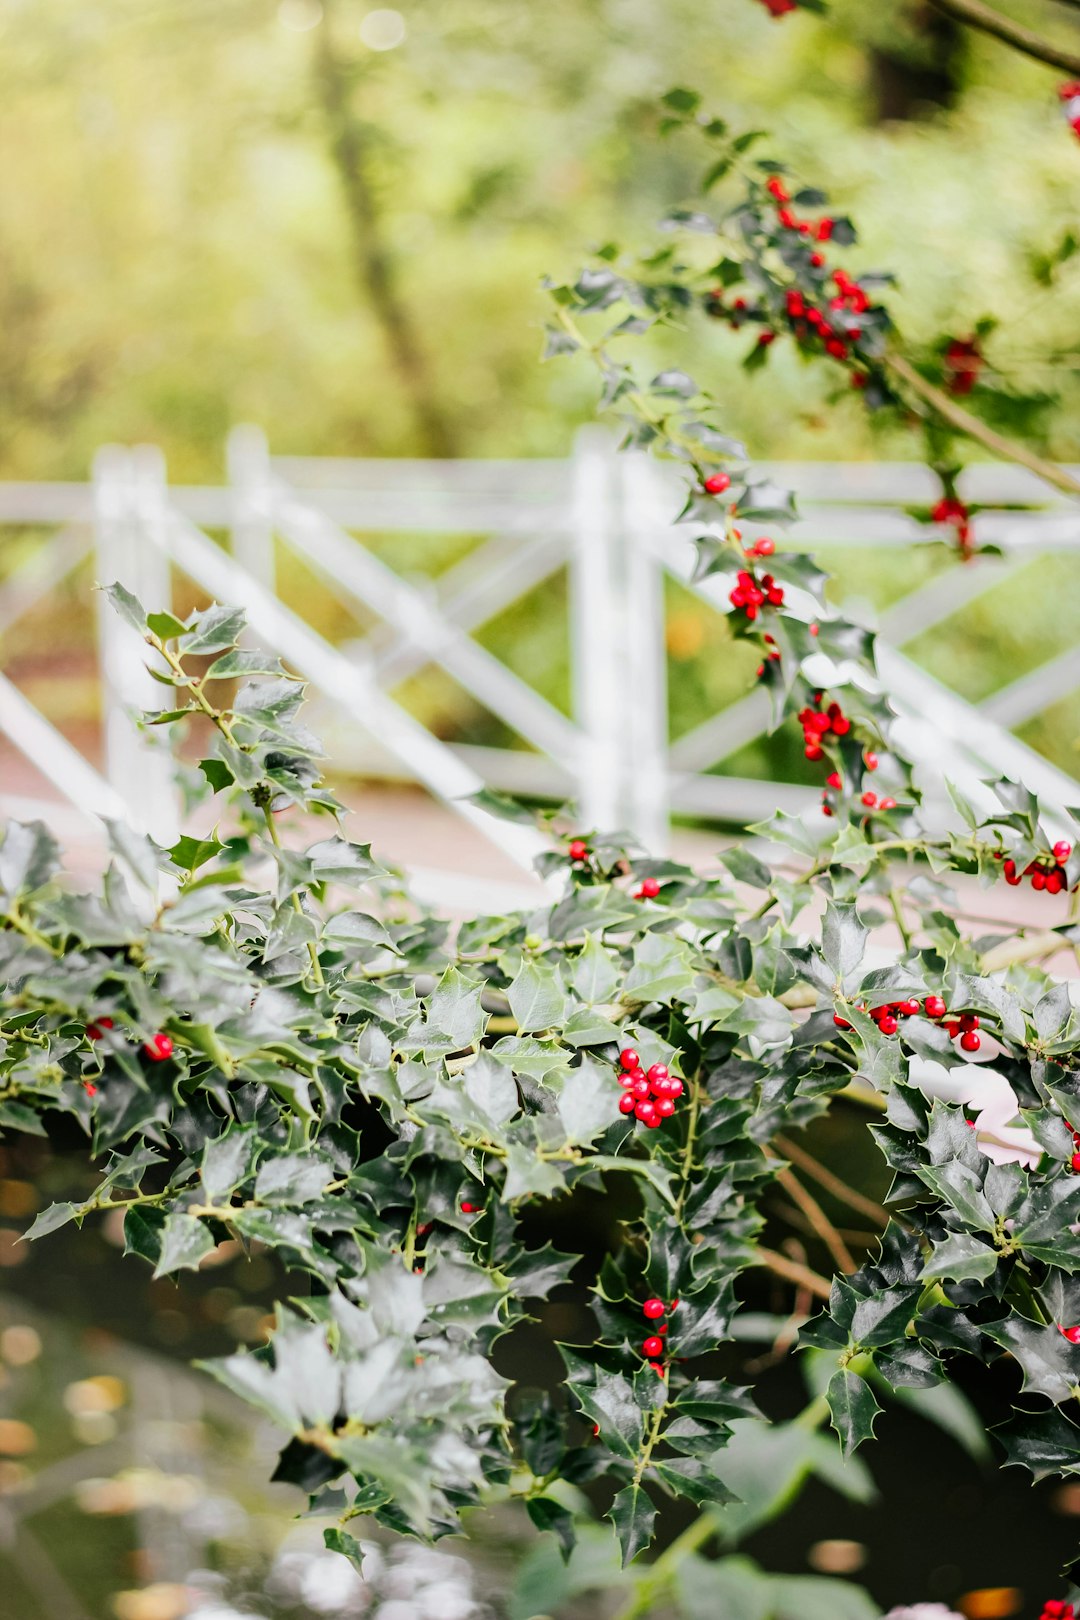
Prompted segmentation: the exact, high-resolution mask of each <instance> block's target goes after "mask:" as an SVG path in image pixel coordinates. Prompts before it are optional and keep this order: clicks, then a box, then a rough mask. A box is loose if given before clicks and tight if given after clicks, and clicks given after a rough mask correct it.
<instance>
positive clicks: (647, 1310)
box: [641, 1299, 664, 1322]
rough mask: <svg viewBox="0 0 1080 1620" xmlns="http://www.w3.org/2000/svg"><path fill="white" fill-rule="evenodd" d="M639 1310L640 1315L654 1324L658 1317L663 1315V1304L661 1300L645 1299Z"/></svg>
mask: <svg viewBox="0 0 1080 1620" xmlns="http://www.w3.org/2000/svg"><path fill="white" fill-rule="evenodd" d="M641 1310H642V1314H643V1315H644V1316H647V1317H648V1318H649V1321H650V1322H655V1321H656V1319H657V1317H658V1316H663V1314H664V1302H663V1300H662V1299H647V1300H646V1301H645V1303H644V1305H643V1306H642V1307H641Z"/></svg>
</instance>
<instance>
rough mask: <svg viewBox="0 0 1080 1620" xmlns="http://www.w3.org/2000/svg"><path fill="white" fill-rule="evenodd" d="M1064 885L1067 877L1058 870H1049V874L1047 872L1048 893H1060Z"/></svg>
mask: <svg viewBox="0 0 1080 1620" xmlns="http://www.w3.org/2000/svg"><path fill="white" fill-rule="evenodd" d="M1064 887H1065V879H1064V878H1063V877H1062V875H1061V873H1060V872H1058V871H1053V872H1047V874H1046V892H1047V894H1060V893H1061V891H1062V889H1063V888H1064Z"/></svg>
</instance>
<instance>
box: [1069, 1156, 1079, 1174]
mask: <svg viewBox="0 0 1080 1620" xmlns="http://www.w3.org/2000/svg"><path fill="white" fill-rule="evenodd" d="M1069 1163H1070V1164H1071V1165H1072V1167H1073V1169H1074V1170H1080V1153H1074V1154H1073V1156H1072V1158H1071V1159H1070V1160H1069Z"/></svg>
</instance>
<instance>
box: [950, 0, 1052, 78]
mask: <svg viewBox="0 0 1080 1620" xmlns="http://www.w3.org/2000/svg"><path fill="white" fill-rule="evenodd" d="M1065 3H1066V4H1067V5H1075V4H1076V0H1065ZM930 4H931V5H932V6H934V7H935V8H936V10H938V11H942V12H944V13H945V15H946V17H952V18H953V20H954V21H955V22H961V23H966V24H967V26H968V27H969V28H978V29H979V30H980V32H981V33H984V34H992V35H993V37H994V38H995V39H1000V40H1001V41H1002V42H1003V43H1004V44H1006V45H1011V46H1012V48H1013V50H1015V51H1023V53H1024V55H1025V56H1033V57H1034V58H1035V60H1036V61H1037V62H1045V63H1046V64H1047V65H1048V66H1049V67H1055V68H1061V69H1062V71H1063V72H1064V73H1074V74H1080V56H1077V55H1076V54H1075V53H1074V52H1073V51H1063V50H1060V49H1059V48H1058V46H1056V45H1054V44H1053V43H1052V42H1051V41H1050V40H1048V39H1043V37H1042V35H1041V34H1036V33H1033V32H1032V30H1031V29H1030V28H1025V27H1024V25H1023V24H1022V23H1017V22H1013V20H1012V18H1011V17H1003V16H1002V15H1001V13H1000V12H999V11H994V10H993V9H992V7H990V6H987V5H984V4H983V0H930Z"/></svg>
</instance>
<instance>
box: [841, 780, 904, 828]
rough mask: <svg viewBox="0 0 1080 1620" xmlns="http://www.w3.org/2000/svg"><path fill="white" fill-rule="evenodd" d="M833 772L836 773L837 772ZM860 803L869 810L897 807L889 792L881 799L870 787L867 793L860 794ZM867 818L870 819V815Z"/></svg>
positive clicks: (893, 808)
mask: <svg viewBox="0 0 1080 1620" xmlns="http://www.w3.org/2000/svg"><path fill="white" fill-rule="evenodd" d="M833 774H834V775H835V772H834V773H833ZM859 803H860V804H864V805H865V806H866V808H867V809H868V810H895V809H896V800H895V799H891V798H890V797H889V796H888V794H886V795H885V796H884V797H883V798H880V799H879V798H878V796H877V794H876V793H874V792H872V791H871V789H870V788H867V789H866V791H865V793H861V794H860V795H859ZM867 819H868V820H869V817H868V818H867Z"/></svg>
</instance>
